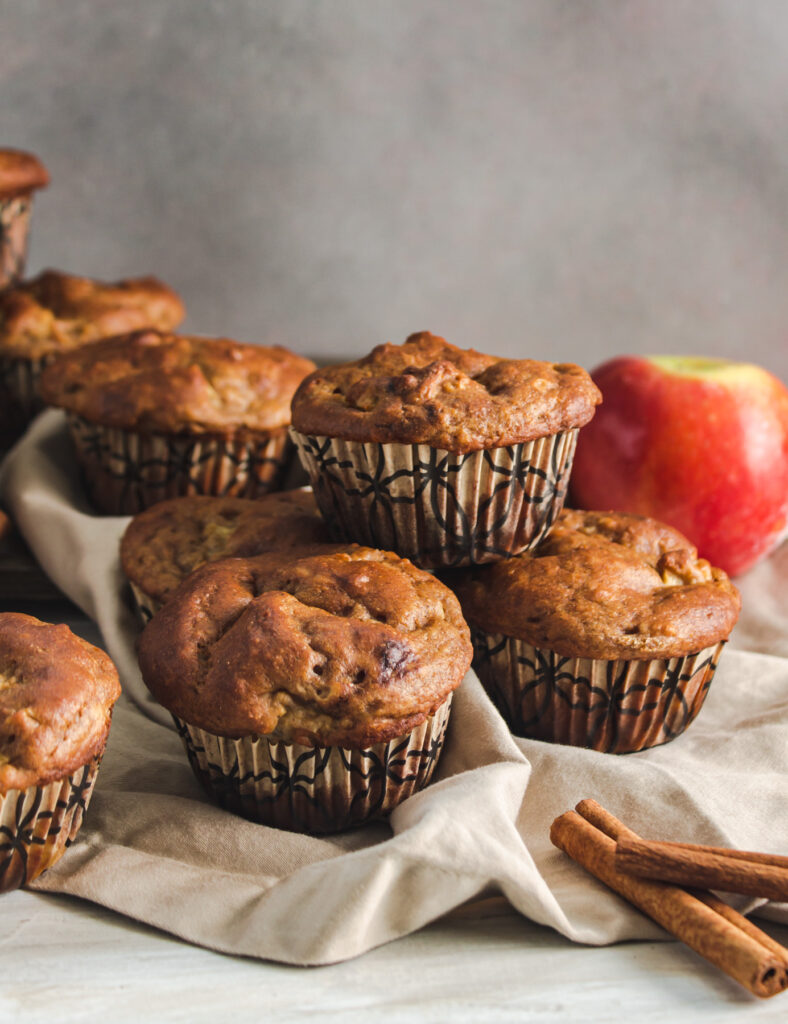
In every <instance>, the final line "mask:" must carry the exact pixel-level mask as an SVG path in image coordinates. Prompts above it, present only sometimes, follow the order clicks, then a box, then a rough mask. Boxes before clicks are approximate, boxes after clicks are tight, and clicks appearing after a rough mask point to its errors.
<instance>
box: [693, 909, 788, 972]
mask: <svg viewBox="0 0 788 1024" xmlns="http://www.w3.org/2000/svg"><path fill="white" fill-rule="evenodd" d="M688 892H689V893H690V895H691V896H694V897H695V899H696V900H700V901H701V903H705V904H706V906H707V907H711V909H712V910H713V911H715V912H716V913H717V914H720V915H721V916H722V917H724V918H725V919H726V920H727V921H730V922H731V923H732V924H735V925H736V927H737V928H741V930H742V931H743V932H745V934H747V935H749V936H751V937H752V938H753V939H755V940H756V941H757V942H760V944H761V945H762V946H765V947H766V949H769V950H771V952H772V953H774V955H775V956H776V957H777V959H778V960H780V961H781V962H782V963H784V964H785V966H786V968H788V949H786V948H785V946H782V945H780V943H779V942H778V941H777V939H773V938H772V937H771V935H767V933H766V932H763V931H761V929H760V928H759V927H758V926H757V925H755V924H753V923H752V921H751V920H750V919H749V918H748V917H744V915H743V914H740V913H739V911H738V910H734V909H733V907H731V906H730V905H729V904H728V903H726V902H725V901H724V900H721V899H720V898H719V896H715V895H714V894H713V893H710V892H706V891H705V890H704V889H689V890H688Z"/></svg>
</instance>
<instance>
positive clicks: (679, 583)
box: [451, 509, 741, 660]
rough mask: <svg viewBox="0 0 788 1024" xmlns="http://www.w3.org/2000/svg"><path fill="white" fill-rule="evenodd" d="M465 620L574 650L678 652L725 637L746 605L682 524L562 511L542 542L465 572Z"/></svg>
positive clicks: (610, 654)
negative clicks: (700, 552)
mask: <svg viewBox="0 0 788 1024" xmlns="http://www.w3.org/2000/svg"><path fill="white" fill-rule="evenodd" d="M451 586H452V587H453V589H454V590H455V592H456V593H457V595H458V596H459V598H460V603H461V604H462V609H463V612H464V614H465V617H466V619H467V620H468V622H469V623H471V624H472V625H476V626H480V627H481V628H482V629H484V630H486V631H487V632H489V633H503V634H505V635H506V636H514V637H517V638H519V639H522V640H526V641H528V643H531V644H533V645H534V646H535V647H540V648H546V649H549V650H553V651H555V652H556V653H558V654H560V655H563V656H566V657H585V658H602V659H608V660H610V659H615V658H626V659H634V660H643V659H647V658H672V657H678V656H680V655H684V654H690V653H694V652H697V651H700V650H702V649H703V648H704V647H708V646H710V645H711V644H716V643H718V642H719V641H720V640H724V639H725V638H727V636H728V634H729V633H730V631H731V630H732V629H733V626H734V624H735V622H736V619H737V618H738V615H739V609H740V607H741V600H740V598H739V593H738V591H737V590H736V588H735V587H734V586H733V584H732V583H731V582H730V580H729V579H728V577H727V576H726V575H725V573H724V572H723V571H722V570H721V569H715V568H712V566H710V565H709V563H708V562H707V561H705V560H704V559H699V558H698V556H697V551H696V550H695V548H694V547H692V545H691V544H690V542H689V541H688V540H687V539H686V537H684V536H683V535H682V534H680V533H679V532H678V530H674V529H672V528H671V527H669V526H665V525H664V524H662V523H658V522H656V521H655V520H653V519H646V518H642V517H640V516H629V515H623V514H621V513H616V512H579V511H575V510H570V509H564V511H563V512H562V513H561V515H560V516H559V518H558V520H557V522H556V524H555V525H554V526H553V528H552V530H551V531H550V533H549V534H548V535H547V537H546V538H545V539H544V540H543V541H542V542H541V544H539V545H538V546H537V547H536V548H535V549H534V550H532V551H526V552H524V553H523V554H521V555H517V556H516V557H514V558H511V559H509V560H508V561H505V562H498V563H496V564H494V565H490V566H484V567H483V568H479V569H476V570H471V571H465V572H463V573H461V574H460V573H458V574H456V575H454V576H453V577H452V580H451Z"/></svg>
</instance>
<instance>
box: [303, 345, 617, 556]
mask: <svg viewBox="0 0 788 1024" xmlns="http://www.w3.org/2000/svg"><path fill="white" fill-rule="evenodd" d="M600 397H601V396H600V394H599V391H598V390H597V388H596V387H595V385H594V384H593V382H592V381H591V378H590V377H589V375H588V374H587V373H586V372H585V370H582V369H581V368H580V367H579V366H574V365H571V364H566V363H560V364H553V363H545V362H538V361H536V360H533V359H499V358H497V357H496V356H487V355H482V354H481V353H479V352H474V351H473V350H472V349H468V350H464V349H459V348H456V347H455V346H454V345H450V344H449V343H448V342H446V341H444V340H443V338H438V337H436V336H435V335H432V334H427V333H421V334H414V335H411V337H409V338H408V340H407V341H406V342H405V344H404V345H380V346H378V347H377V348H376V349H374V350H373V351H372V352H371V353H370V355H368V356H366V357H365V358H364V359H360V360H358V361H357V362H353V363H347V364H345V365H342V366H332V367H328V368H326V369H321V370H318V371H317V372H315V373H313V374H311V376H309V377H307V379H306V380H305V381H304V382H303V383H302V384H301V386H300V387H299V389H298V391H297V392H296V394H295V397H294V399H293V437H294V439H295V442H296V444H297V445H298V449H299V454H300V456H301V461H302V463H303V465H304V468H305V469H306V470H307V472H308V473H309V475H310V478H311V481H312V486H313V488H314V490H315V497H316V499H317V503H318V505H319V506H320V510H321V512H322V513H323V515H324V516H325V517H326V519H327V520H328V522H329V524H330V527H331V530H332V534H333V535H334V536H335V537H336V538H337V539H342V540H354V541H358V542H359V543H364V544H370V545H374V546H376V547H381V548H388V549H391V550H393V551H396V552H398V553H399V554H400V555H403V556H405V557H407V558H410V559H412V560H413V561H414V562H416V563H417V564H418V565H420V566H422V567H424V568H437V567H445V566H460V565H469V564H472V563H480V562H488V561H495V560H498V559H500V558H506V557H508V556H510V555H513V554H517V552H519V551H523V550H525V549H526V548H528V547H530V546H532V545H534V544H536V543H537V542H538V541H539V539H540V538H541V537H542V536H544V534H545V533H546V532H547V530H548V529H549V528H550V524H551V523H552V522H553V519H554V518H555V516H556V515H557V514H558V512H559V511H560V509H561V506H562V504H563V500H564V494H565V491H566V484H567V481H568V479H569V472H570V469H571V462H572V456H573V453H574V447H575V440H576V436H577V430H578V428H579V427H581V426H582V425H583V424H584V423H586V422H588V420H589V419H591V417H592V416H593V414H594V407H595V405H596V404H597V403H598V402H599V401H600Z"/></svg>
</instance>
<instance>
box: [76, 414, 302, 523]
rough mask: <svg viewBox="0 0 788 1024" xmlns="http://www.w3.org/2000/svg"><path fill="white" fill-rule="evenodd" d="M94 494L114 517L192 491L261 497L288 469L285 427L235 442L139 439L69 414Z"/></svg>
mask: <svg viewBox="0 0 788 1024" xmlns="http://www.w3.org/2000/svg"><path fill="white" fill-rule="evenodd" d="M68 423H69V427H70V429H71V436H72V438H73V440H74V445H75V447H76V451H77V458H78V460H79V463H80V465H81V467H82V472H83V476H84V480H85V485H86V487H87V490H88V493H89V495H90V498H91V500H92V501H93V503H94V505H95V506H96V507H97V508H98V509H99V510H100V511H101V512H106V513H108V514H110V515H134V514H135V513H137V512H141V511H142V510H143V509H145V508H148V507H149V506H150V505H154V504H155V503H156V502H157V501H163V500H164V499H165V498H176V497H181V496H183V495H189V494H211V495H220V496H223V495H234V496H237V497H241V498H258V497H260V495H262V494H266V493H267V492H268V491H273V490H277V489H278V488H279V486H280V484H281V482H282V480H283V478H284V475H285V473H286V472H287V464H288V454H289V451H288V449H289V447H290V442H289V439H288V435H287V429H286V428H282V429H281V430H275V431H272V432H270V433H263V432H259V433H256V434H254V435H251V434H243V435H240V434H239V435H238V436H236V437H229V438H223V437H214V436H187V435H181V434H179V435H176V434H173V435H169V436H168V435H165V434H141V433H136V432H135V431H132V430H121V429H119V428H116V427H105V426H102V425H100V424H97V423H90V422H89V421H88V420H85V419H83V418H82V417H81V416H77V415H76V414H74V413H69V414H68Z"/></svg>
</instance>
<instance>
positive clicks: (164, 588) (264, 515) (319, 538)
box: [120, 490, 339, 624]
mask: <svg viewBox="0 0 788 1024" xmlns="http://www.w3.org/2000/svg"><path fill="white" fill-rule="evenodd" d="M330 541H331V538H330V536H329V533H328V528H327V526H326V524H325V522H324V520H323V519H322V518H321V517H320V515H319V514H318V511H317V506H316V505H315V499H314V496H313V495H312V492H311V491H308V490H296V491H275V492H273V493H271V494H264V495H263V496H262V497H260V498H256V499H254V500H251V499H249V498H233V497H221V498H214V497H205V496H198V495H192V496H191V497H185V498H170V499H169V500H168V501H160V502H158V503H157V504H155V505H153V506H152V507H151V508H149V509H146V510H145V511H144V512H139V513H138V514H137V515H136V516H134V518H133V519H132V520H131V522H130V523H129V525H128V526H127V527H126V531H125V533H124V534H123V537H122V539H121V542H120V562H121V566H122V567H123V572H124V573H125V575H126V578H127V579H128V580H129V583H130V584H131V590H132V593H133V595H134V600H135V604H136V607H137V611H138V613H139V617H140V619H141V621H142V622H143V624H144V623H145V622H146V621H147V620H148V619H149V618H150V617H151V616H152V615H153V614H154V612H156V611H157V610H158V608H160V607H161V605H163V604H164V603H165V602H166V601H167V599H168V597H169V596H170V594H172V592H173V591H174V590H175V589H176V588H177V587H178V586H179V585H180V584H181V583H182V582H183V580H184V579H185V578H186V577H187V576H188V575H189V574H190V573H192V572H194V570H195V569H198V568H199V567H200V566H201V565H203V564H204V563H205V562H215V561H216V560H217V559H219V558H229V557H244V558H246V557H249V556H251V555H262V554H265V553H266V552H269V551H287V552H290V553H291V554H292V556H293V557H296V549H297V551H298V554H299V555H301V554H304V555H306V554H309V553H315V552H317V551H318V550H321V551H329V550H332V551H333V550H337V549H338V547H339V545H337V544H331V542H330Z"/></svg>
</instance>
